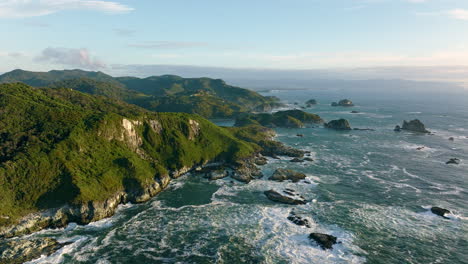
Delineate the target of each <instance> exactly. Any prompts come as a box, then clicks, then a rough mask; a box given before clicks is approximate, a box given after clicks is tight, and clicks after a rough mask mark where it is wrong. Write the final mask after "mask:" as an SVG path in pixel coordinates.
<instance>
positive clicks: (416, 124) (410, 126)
mask: <svg viewBox="0 0 468 264" xmlns="http://www.w3.org/2000/svg"><path fill="white" fill-rule="evenodd" d="M401 129H403V130H407V131H412V132H419V133H430V132H429V131H428V130H426V127H425V126H424V124H423V123H422V122H421V121H419V120H418V119H414V120H411V121H409V122H407V121H406V120H405V121H403V126H402V127H401Z"/></svg>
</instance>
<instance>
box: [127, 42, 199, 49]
mask: <svg viewBox="0 0 468 264" xmlns="http://www.w3.org/2000/svg"><path fill="white" fill-rule="evenodd" d="M128 46H129V47H132V48H141V49H182V48H195V47H206V46H208V43H204V42H185V41H148V42H142V43H133V44H129V45H128Z"/></svg>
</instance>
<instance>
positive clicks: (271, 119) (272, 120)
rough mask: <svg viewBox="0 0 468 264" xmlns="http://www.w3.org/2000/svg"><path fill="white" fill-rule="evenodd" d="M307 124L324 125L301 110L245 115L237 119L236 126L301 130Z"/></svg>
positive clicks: (315, 117)
mask: <svg viewBox="0 0 468 264" xmlns="http://www.w3.org/2000/svg"><path fill="white" fill-rule="evenodd" d="M306 123H323V120H322V118H320V116H318V115H315V114H310V113H307V112H304V111H301V110H286V111H279V112H276V113H274V114H267V113H262V114H243V115H240V116H239V117H238V118H237V119H236V124H235V126H237V127H242V126H248V125H262V126H266V127H287V128H300V127H304V125H305V124H306Z"/></svg>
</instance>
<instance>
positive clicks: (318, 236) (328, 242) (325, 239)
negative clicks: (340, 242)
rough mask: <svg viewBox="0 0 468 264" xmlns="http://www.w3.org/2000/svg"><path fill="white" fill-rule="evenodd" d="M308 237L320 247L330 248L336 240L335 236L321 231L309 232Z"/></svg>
mask: <svg viewBox="0 0 468 264" xmlns="http://www.w3.org/2000/svg"><path fill="white" fill-rule="evenodd" d="M309 239H311V240H314V241H315V242H317V244H318V245H319V246H320V247H321V248H322V249H332V248H333V245H334V244H336V240H337V238H336V237H335V236H332V235H327V234H322V233H311V234H310V235H309Z"/></svg>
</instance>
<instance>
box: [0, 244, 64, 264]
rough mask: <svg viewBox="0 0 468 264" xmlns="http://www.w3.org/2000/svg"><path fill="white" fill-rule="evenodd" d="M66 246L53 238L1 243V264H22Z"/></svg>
mask: <svg viewBox="0 0 468 264" xmlns="http://www.w3.org/2000/svg"><path fill="white" fill-rule="evenodd" d="M64 245H66V244H61V243H59V242H58V241H57V240H55V239H52V238H33V239H18V240H3V241H0V263H9V264H21V263H24V262H27V261H31V260H34V259H37V258H40V257H41V256H42V255H45V256H48V255H51V254H52V253H54V252H55V251H57V250H59V249H60V248H62V247H63V246H64Z"/></svg>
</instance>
